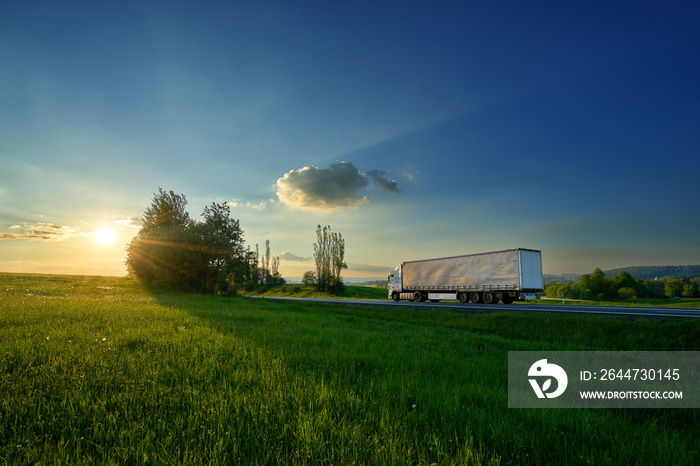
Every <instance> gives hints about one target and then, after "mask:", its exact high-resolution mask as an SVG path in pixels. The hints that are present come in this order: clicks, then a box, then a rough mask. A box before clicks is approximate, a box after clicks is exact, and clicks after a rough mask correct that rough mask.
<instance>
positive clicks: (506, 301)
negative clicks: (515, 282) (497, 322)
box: [501, 296, 513, 304]
mask: <svg viewBox="0 0 700 466" xmlns="http://www.w3.org/2000/svg"><path fill="white" fill-rule="evenodd" d="M501 301H503V304H513V298H511V297H510V296H504V297H503V299H501Z"/></svg>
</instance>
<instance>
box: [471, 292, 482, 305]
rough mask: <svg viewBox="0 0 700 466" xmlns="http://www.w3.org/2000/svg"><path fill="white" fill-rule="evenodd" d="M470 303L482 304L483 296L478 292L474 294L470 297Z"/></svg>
mask: <svg viewBox="0 0 700 466" xmlns="http://www.w3.org/2000/svg"><path fill="white" fill-rule="evenodd" d="M469 301H471V302H473V303H474V304H476V303H480V302H481V295H480V294H479V293H477V292H474V293H472V294H471V295H469Z"/></svg>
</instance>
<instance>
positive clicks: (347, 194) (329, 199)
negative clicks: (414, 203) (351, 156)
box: [277, 162, 401, 212]
mask: <svg viewBox="0 0 700 466" xmlns="http://www.w3.org/2000/svg"><path fill="white" fill-rule="evenodd" d="M385 175H386V173H385V172H383V171H381V170H376V169H375V170H370V171H369V172H367V173H362V172H361V171H360V170H359V169H358V168H357V167H355V166H354V165H353V164H352V163H350V162H336V163H332V164H331V165H330V166H329V167H328V168H317V167H314V166H309V167H304V168H300V169H298V170H292V171H290V172H289V173H285V175H284V176H283V177H282V178H280V179H278V180H277V197H278V198H279V200H280V202H282V203H283V204H286V205H288V206H290V207H294V208H298V209H307V210H313V211H320V212H337V211H340V210H345V209H351V208H355V207H359V206H361V205H362V204H364V203H366V202H368V198H367V196H365V195H363V194H364V191H365V190H366V188H367V187H368V185H369V180H372V181H373V182H374V184H375V185H376V186H379V187H381V188H382V191H384V192H393V193H400V192H401V190H399V189H398V186H397V183H396V181H394V180H390V179H388V178H386V177H385Z"/></svg>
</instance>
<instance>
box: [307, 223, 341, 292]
mask: <svg viewBox="0 0 700 466" xmlns="http://www.w3.org/2000/svg"><path fill="white" fill-rule="evenodd" d="M314 260H315V262H316V289H318V290H319V291H331V292H333V293H335V294H340V293H341V292H342V289H343V282H342V280H341V279H340V274H341V272H342V270H343V269H346V268H347V267H348V266H347V264H346V263H345V240H344V239H343V235H341V234H340V233H336V232H333V231H332V230H331V227H330V225H328V226H324V227H323V228H321V225H318V227H317V228H316V242H315V243H314Z"/></svg>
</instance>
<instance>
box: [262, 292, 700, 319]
mask: <svg viewBox="0 0 700 466" xmlns="http://www.w3.org/2000/svg"><path fill="white" fill-rule="evenodd" d="M252 297H256V298H260V299H274V300H282V301H284V300H288V301H309V302H314V303H327V304H346V305H354V306H377V307H403V308H412V309H445V310H450V311H453V312H457V311H458V312H465V311H470V312H475V313H480V312H502V311H516V312H527V313H529V312H546V313H551V314H585V315H607V316H609V315H618V316H628V317H664V318H698V317H700V309H679V308H670V307H631V306H583V305H561V304H538V303H523V304H520V303H513V304H471V303H468V304H459V303H452V302H444V303H431V302H425V303H412V302H408V301H400V302H398V303H396V302H394V301H391V300H389V299H387V300H386V301H380V300H374V299H320V298H282V297H277V296H252Z"/></svg>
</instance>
